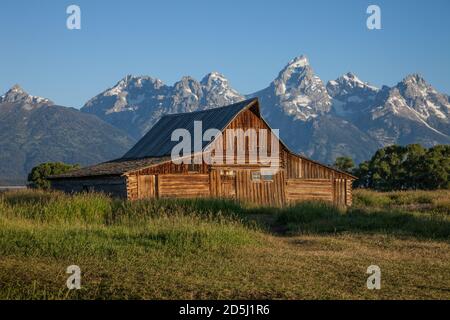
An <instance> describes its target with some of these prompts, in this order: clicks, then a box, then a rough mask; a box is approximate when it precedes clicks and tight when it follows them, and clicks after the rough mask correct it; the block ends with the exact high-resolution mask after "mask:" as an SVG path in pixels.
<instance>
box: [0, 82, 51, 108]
mask: <svg viewBox="0 0 450 320" xmlns="http://www.w3.org/2000/svg"><path fill="white" fill-rule="evenodd" d="M0 103H16V104H18V105H25V106H27V108H31V107H32V106H36V105H53V102H52V101H51V100H49V99H47V98H42V97H38V96H32V95H30V94H28V93H27V92H26V91H25V90H23V89H22V87H21V86H19V85H18V84H16V85H14V86H13V87H12V88H11V89H9V90H8V91H7V92H6V93H5V94H4V95H3V96H1V97H0Z"/></svg>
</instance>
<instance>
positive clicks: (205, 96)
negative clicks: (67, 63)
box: [81, 72, 243, 139]
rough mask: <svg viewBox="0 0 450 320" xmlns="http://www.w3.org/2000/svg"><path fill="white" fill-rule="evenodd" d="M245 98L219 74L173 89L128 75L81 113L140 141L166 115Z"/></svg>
mask: <svg viewBox="0 0 450 320" xmlns="http://www.w3.org/2000/svg"><path fill="white" fill-rule="evenodd" d="M242 99H243V96H241V95H240V94H239V93H238V92H237V91H236V90H234V89H232V88H231V87H230V85H229V83H228V80H227V79H226V78H225V77H224V76H223V75H221V74H220V73H217V72H212V73H210V74H208V75H206V76H205V77H204V78H203V79H202V80H201V81H200V82H198V81H197V80H195V79H193V78H191V77H183V78H182V79H181V80H180V81H178V82H177V83H175V84H174V85H173V86H168V85H165V84H163V83H162V81H161V80H159V79H154V78H151V77H135V76H126V77H125V78H123V79H122V80H120V81H119V82H118V83H117V84H116V85H115V86H114V87H112V88H110V89H107V90H105V91H104V92H102V93H100V94H99V95H97V96H95V97H94V98H92V99H91V100H89V101H88V102H87V103H86V104H85V105H84V106H83V107H82V108H81V111H83V112H85V113H91V114H95V115H97V116H98V117H100V118H102V119H103V120H105V121H107V122H109V123H110V124H112V125H114V126H116V127H118V128H120V129H122V130H124V131H126V132H128V133H129V134H130V135H131V136H132V137H134V138H136V139H138V138H140V137H142V136H143V135H144V134H145V133H146V132H147V131H148V130H150V128H151V127H152V126H153V125H154V124H155V122H156V121H158V120H159V118H161V116H162V115H164V114H170V113H180V112H190V111H195V110H201V109H206V108H213V107H220V106H224V105H228V104H232V103H235V102H238V101H240V100H242Z"/></svg>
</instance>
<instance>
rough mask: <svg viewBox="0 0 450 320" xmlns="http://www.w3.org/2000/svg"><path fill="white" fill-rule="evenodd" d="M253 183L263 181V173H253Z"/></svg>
mask: <svg viewBox="0 0 450 320" xmlns="http://www.w3.org/2000/svg"><path fill="white" fill-rule="evenodd" d="M252 181H255V182H257V181H261V172H259V171H252Z"/></svg>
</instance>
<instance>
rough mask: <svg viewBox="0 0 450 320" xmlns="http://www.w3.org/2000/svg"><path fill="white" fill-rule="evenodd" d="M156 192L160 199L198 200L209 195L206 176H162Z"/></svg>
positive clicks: (159, 177)
mask: <svg viewBox="0 0 450 320" xmlns="http://www.w3.org/2000/svg"><path fill="white" fill-rule="evenodd" d="M157 186H158V187H157V192H158V195H159V197H161V198H198V197H209V196H210V195H211V192H210V186H209V175H208V174H162V175H159V176H158V184H157Z"/></svg>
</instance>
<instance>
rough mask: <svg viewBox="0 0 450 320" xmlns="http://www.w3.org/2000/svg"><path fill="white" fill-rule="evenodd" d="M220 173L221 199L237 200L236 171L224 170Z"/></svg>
mask: <svg viewBox="0 0 450 320" xmlns="http://www.w3.org/2000/svg"><path fill="white" fill-rule="evenodd" d="M219 173H220V191H219V196H220V197H221V198H231V199H236V171H235V170H223V169H221V170H220V171H219Z"/></svg>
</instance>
